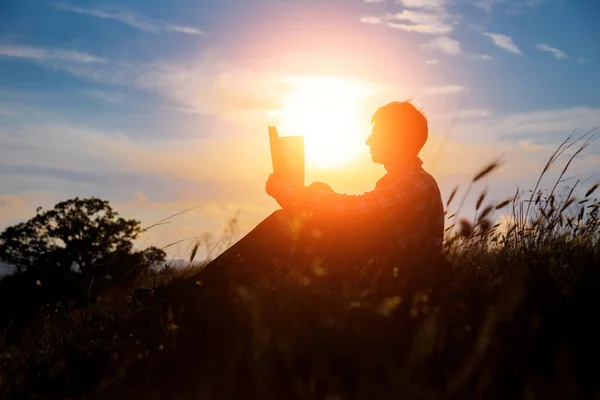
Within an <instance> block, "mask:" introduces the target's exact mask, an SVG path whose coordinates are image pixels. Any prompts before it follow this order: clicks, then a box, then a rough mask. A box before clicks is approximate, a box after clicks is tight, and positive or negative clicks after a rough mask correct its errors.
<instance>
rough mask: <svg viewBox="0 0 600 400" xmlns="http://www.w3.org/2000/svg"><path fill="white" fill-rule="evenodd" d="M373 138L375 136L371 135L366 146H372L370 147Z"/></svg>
mask: <svg viewBox="0 0 600 400" xmlns="http://www.w3.org/2000/svg"><path fill="white" fill-rule="evenodd" d="M372 138H373V135H369V137H368V138H367V141H366V142H365V144H366V145H367V146H370V145H371V140H372Z"/></svg>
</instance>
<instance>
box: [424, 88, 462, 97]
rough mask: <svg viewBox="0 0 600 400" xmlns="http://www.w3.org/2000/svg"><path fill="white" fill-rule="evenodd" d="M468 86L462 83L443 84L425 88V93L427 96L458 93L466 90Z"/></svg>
mask: <svg viewBox="0 0 600 400" xmlns="http://www.w3.org/2000/svg"><path fill="white" fill-rule="evenodd" d="M466 90H467V88H465V87H464V86H460V85H443V86H433V87H429V88H425V90H424V93H425V95H427V96H435V95H447V94H457V93H462V92H464V91H466Z"/></svg>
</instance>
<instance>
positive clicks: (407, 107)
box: [371, 100, 428, 154]
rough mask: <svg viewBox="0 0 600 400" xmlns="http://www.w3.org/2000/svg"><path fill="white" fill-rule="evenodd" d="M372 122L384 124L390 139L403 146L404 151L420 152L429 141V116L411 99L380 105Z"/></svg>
mask: <svg viewBox="0 0 600 400" xmlns="http://www.w3.org/2000/svg"><path fill="white" fill-rule="evenodd" d="M371 123H372V124H375V123H377V124H378V125H382V126H383V128H384V129H385V130H386V131H387V132H388V133H389V134H390V135H391V137H390V139H391V140H392V141H394V142H395V143H397V144H398V145H400V146H402V148H403V151H407V150H408V151H411V152H414V153H415V154H419V151H421V149H422V148H423V146H424V145H425V142H426V141H427V135H428V128H427V118H425V115H423V113H422V112H421V111H419V110H417V109H416V107H415V106H414V105H412V103H410V100H407V101H403V102H399V101H394V102H391V103H388V104H386V105H384V106H382V107H379V108H378V109H377V111H375V114H373V118H372V119H371Z"/></svg>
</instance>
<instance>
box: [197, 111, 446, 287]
mask: <svg viewBox="0 0 600 400" xmlns="http://www.w3.org/2000/svg"><path fill="white" fill-rule="evenodd" d="M372 125H373V128H372V134H371V136H370V137H369V138H368V140H367V142H366V144H367V145H368V146H369V147H370V149H371V157H372V160H373V162H375V163H380V164H383V165H384V167H385V169H386V171H387V174H386V175H385V176H384V177H383V178H381V179H380V180H379V181H378V182H377V184H376V186H375V189H374V190H372V191H370V192H367V193H364V194H362V195H344V194H338V193H335V192H334V191H333V190H331V189H330V188H329V187H328V186H326V185H324V184H321V183H317V184H313V185H311V186H309V187H295V186H293V185H291V184H290V183H289V182H287V181H285V180H284V179H282V178H281V177H279V176H277V175H274V174H272V175H271V176H270V177H269V179H268V181H267V184H266V192H267V193H268V194H269V195H270V196H272V197H273V198H274V199H275V200H276V201H277V202H278V203H279V204H280V205H281V206H282V209H281V210H278V211H276V212H275V213H273V214H272V215H271V216H269V217H268V218H267V219H265V220H264V221H263V222H261V223H260V224H259V225H258V226H257V227H256V228H255V229H254V230H253V231H252V232H250V233H249V234H248V235H247V236H245V237H244V238H242V239H241V240H240V241H239V242H238V243H236V244H235V245H234V246H232V247H231V248H230V249H229V250H227V251H226V252H225V253H223V254H222V255H221V256H219V257H218V258H217V259H215V260H214V261H213V262H211V263H210V264H208V265H207V267H206V269H205V271H206V275H207V276H209V275H211V274H212V275H222V277H223V278H225V276H227V278H225V279H230V278H232V276H234V275H236V276H237V277H240V278H242V279H245V280H247V279H250V280H253V279H256V278H258V279H260V278H261V276H264V275H268V274H270V273H271V271H270V269H272V268H273V264H277V265H282V264H286V265H288V266H290V265H292V266H295V267H298V266H302V265H303V264H304V266H305V267H306V264H307V263H308V264H310V262H311V258H312V259H315V258H318V259H319V260H320V261H321V262H323V261H324V262H325V263H326V264H327V265H326V267H328V268H339V269H344V268H346V267H347V266H348V267H347V268H350V266H349V264H352V263H353V264H356V263H363V264H364V263H366V262H373V260H376V259H378V260H386V261H387V262H388V263H390V262H391V263H393V265H394V267H390V268H389V271H390V273H389V274H388V275H389V276H390V277H392V276H396V275H397V274H403V273H404V272H406V271H405V270H406V269H409V268H411V269H425V268H429V267H430V266H431V265H436V266H437V267H436V268H435V270H436V271H441V272H440V274H443V275H446V271H447V270H449V266H448V264H447V261H445V258H444V257H443V256H442V237H443V233H444V209H443V204H442V200H441V196H440V192H439V189H438V186H437V183H436V181H435V179H434V178H433V177H432V176H431V175H430V174H429V173H427V172H426V171H425V170H423V168H422V167H421V164H422V162H421V160H420V159H419V157H418V155H419V152H420V150H421V148H422V147H423V145H424V144H425V142H426V141H427V136H428V127H427V119H426V118H425V116H424V115H423V114H422V113H421V112H420V111H419V110H417V109H416V108H415V107H414V106H413V105H412V104H411V103H410V102H408V101H405V102H392V103H389V104H387V105H385V106H383V107H380V108H379V109H377V111H376V112H375V114H374V115H373V118H372ZM336 264H338V265H337V266H336ZM340 264H341V265H340ZM440 266H441V268H439V267H440ZM225 269H227V270H228V271H225ZM392 271H393V273H392Z"/></svg>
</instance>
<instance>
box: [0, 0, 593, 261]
mask: <svg viewBox="0 0 600 400" xmlns="http://www.w3.org/2000/svg"><path fill="white" fill-rule="evenodd" d="M599 17H600V3H598V2H596V1H594V0H572V1H567V0H219V1H189V0H187V1H183V0H173V1H170V2H164V1H158V0H144V1H141V0H140V1H127V2H114V1H113V2H104V1H101V2H98V1H77V2H75V1H72V2H69V1H66V2H62V1H57V2H52V1H36V0H25V1H23V0H5V1H2V2H1V3H0V229H3V228H5V227H7V226H9V225H12V224H14V223H17V222H20V221H23V220H26V219H29V218H31V217H32V216H33V215H35V209H36V208H37V207H38V206H42V207H44V208H51V207H52V206H53V205H54V204H55V203H57V202H59V201H62V200H65V199H68V198H72V197H75V196H79V197H87V196H96V197H100V198H103V199H106V200H110V202H111V204H112V206H113V207H114V208H115V209H116V210H117V211H118V212H119V213H120V214H121V215H123V216H125V217H129V218H136V219H139V220H140V221H142V225H144V226H148V225H151V224H153V223H155V222H157V221H160V220H162V219H163V218H166V217H169V216H171V215H173V214H176V213H178V212H181V211H184V210H188V209H192V210H191V211H189V212H186V213H184V214H182V215H179V216H177V217H175V218H173V219H171V220H170V221H169V223H168V224H163V225H160V226H158V227H155V228H153V229H151V230H150V231H148V232H147V233H146V234H144V235H143V237H140V241H139V243H138V245H139V246H148V245H156V246H159V247H164V246H167V245H169V244H171V243H173V242H176V241H179V240H181V243H179V244H177V245H174V246H171V247H169V248H168V250H169V254H170V256H172V257H185V255H186V252H189V245H190V243H191V242H192V241H193V240H194V238H198V237H201V236H202V235H204V234H205V233H210V234H212V235H213V236H214V237H219V236H220V235H221V229H222V227H223V226H224V225H225V224H226V223H227V221H228V219H229V218H231V217H233V216H237V220H238V225H237V234H238V235H243V234H244V233H245V232H247V231H248V230H249V229H251V228H252V227H253V226H254V225H256V224H257V223H258V222H259V221H260V220H261V219H263V218H264V217H266V216H267V215H269V214H270V213H271V212H273V211H274V210H275V209H276V208H277V204H276V203H275V201H274V200H273V199H271V198H270V197H268V196H267V195H266V194H265V192H264V185H265V181H266V179H267V177H268V174H269V173H270V172H271V162H270V157H269V145H268V136H267V126H268V125H276V126H277V127H278V128H279V131H280V134H281V135H282V136H285V135H304V136H305V143H306V152H307V154H306V156H307V176H306V177H307V183H309V182H312V181H315V180H321V181H325V182H327V183H329V184H330V185H331V186H332V187H333V188H334V189H335V190H336V191H339V192H343V193H362V192H364V191H367V190H370V189H372V188H373V186H374V183H375V181H376V180H377V179H379V178H380V177H381V176H382V175H383V174H384V173H385V171H384V170H383V168H382V167H381V166H379V165H374V164H372V163H371V162H370V159H369V154H368V148H367V147H366V146H364V145H363V143H364V140H365V139H366V138H367V137H368V135H369V133H370V129H371V126H370V118H371V115H372V114H373V112H374V111H375V110H376V108H377V107H379V106H381V105H383V104H385V103H387V102H390V101H396V100H397V101H403V100H407V99H411V101H412V102H413V104H415V105H416V106H418V107H419V108H420V109H422V110H423V112H424V114H425V115H426V116H427V118H428V121H429V129H430V134H429V141H428V144H427V145H426V147H425V148H424V149H423V151H422V153H421V158H422V159H423V161H424V168H425V169H426V170H428V171H430V172H431V173H432V174H433V175H434V176H435V178H436V179H437V180H438V183H439V186H440V188H441V190H442V194H443V197H444V199H445V198H447V197H448V194H449V192H450V191H451V190H452V188H453V187H454V186H455V185H457V184H459V185H461V187H462V188H465V189H466V185H467V184H468V181H469V180H470V179H471V177H472V176H473V175H474V174H475V173H476V172H477V171H478V170H479V169H481V168H482V167H483V166H485V165H486V164H487V163H489V162H490V161H492V160H494V159H497V158H500V159H501V160H502V162H503V163H504V164H503V167H502V168H501V169H500V170H498V171H496V172H495V173H494V175H492V176H491V177H489V179H487V180H486V181H485V182H484V183H479V185H481V186H480V187H478V188H475V189H474V192H475V193H476V192H477V190H483V187H484V186H486V185H487V186H489V188H490V192H489V193H490V194H489V197H490V198H492V197H493V198H495V199H496V200H502V199H503V198H505V197H506V196H507V195H510V194H512V193H514V190H515V188H516V187H522V188H530V187H531V185H532V183H534V182H535V180H536V178H537V176H538V175H539V172H540V170H541V169H542V167H543V165H544V163H545V161H546V159H547V158H548V156H549V154H550V153H551V151H552V150H553V149H554V148H555V147H556V145H557V144H558V143H559V142H560V141H561V140H563V139H564V138H565V137H566V136H567V135H568V134H569V133H571V132H572V131H574V130H577V132H585V131H586V130H589V129H592V128H594V127H597V126H600V78H599V77H598V71H599V70H600V69H599V65H600V42H599V41H598V38H600V25H598V24H597V20H598V18H599ZM571 171H572V173H573V176H574V177H575V178H573V179H580V181H581V185H582V187H584V188H586V187H589V186H591V185H592V184H593V183H594V182H596V181H597V180H598V179H600V176H599V174H598V173H597V171H600V146H598V144H597V143H594V144H593V145H592V146H590V148H588V149H587V150H586V152H585V153H584V154H583V155H582V156H581V157H579V158H578V160H577V162H576V163H575V164H574V166H573V167H572V170H571ZM459 194H460V192H459Z"/></svg>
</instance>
